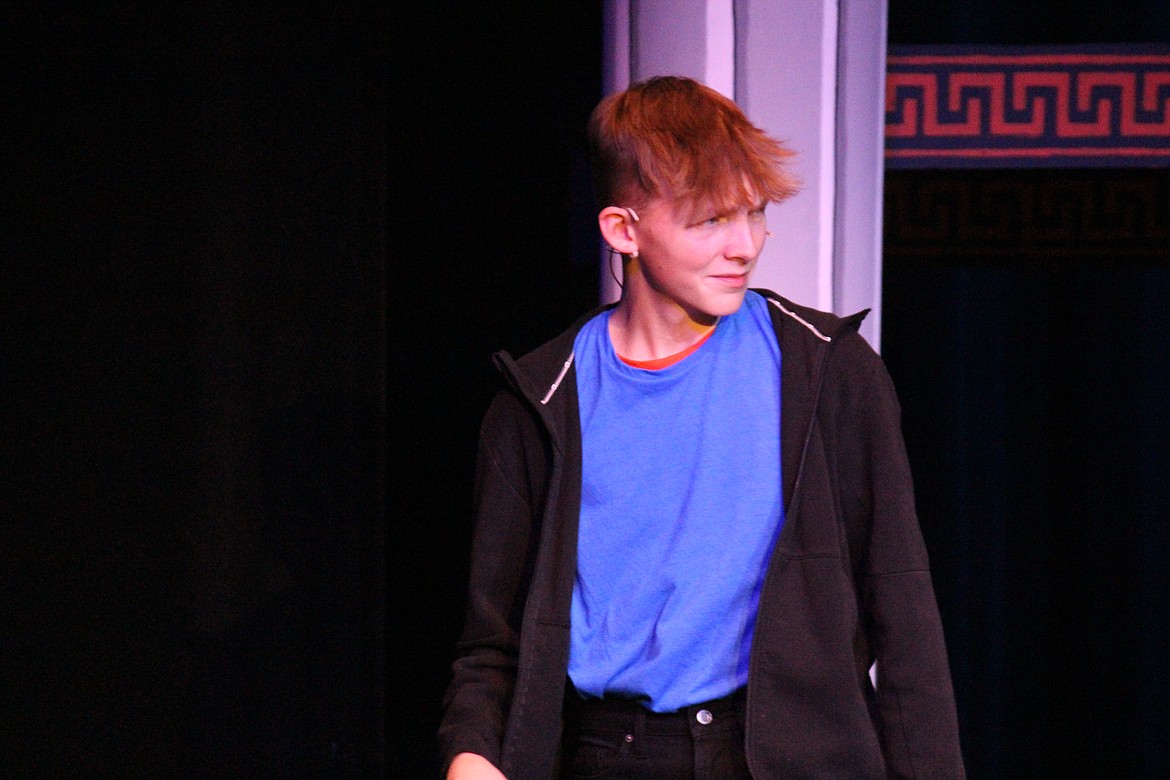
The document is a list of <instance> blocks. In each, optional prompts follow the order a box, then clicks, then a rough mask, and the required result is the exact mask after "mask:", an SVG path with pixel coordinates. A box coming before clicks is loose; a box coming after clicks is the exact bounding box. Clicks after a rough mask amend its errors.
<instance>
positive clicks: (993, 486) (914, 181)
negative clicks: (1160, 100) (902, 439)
mask: <svg viewBox="0 0 1170 780" xmlns="http://www.w3.org/2000/svg"><path fill="white" fill-rule="evenodd" d="M886 184H887V186H886V192H887V198H886V253H885V268H884V277H883V284H884V289H883V297H884V309H883V338H882V341H883V355H884V357H885V358H886V360H887V362H888V364H889V367H890V371H891V374H892V375H893V377H894V380H895V382H896V384H897V386H898V389H899V393H900V396H901V399H902V403H903V407H904V429H905V433H906V439H907V448H908V450H909V453H910V457H911V461H912V467H913V470H914V475H915V480H916V485H917V491H918V503H919V512H920V515H921V518H922V524H923V529H924V533H925V534H926V536H927V540H928V544H929V547H930V550H931V554H932V564H933V569H934V572H935V578H936V579H935V582H936V586H937V590H938V594H939V601H940V607H941V610H942V612H943V616H944V621H945V623H946V629H947V639H948V644H949V648H950V654H951V661H952V668H953V672H954V680H955V686H956V695H957V698H958V703H959V711H960V720H961V726H962V734H963V741H964V750H965V756H966V760H967V764H968V769H969V771H970V773H971V776H972V777H988V778H991V777H1057V776H1076V777H1135V778H1136V777H1157V776H1161V775H1163V774H1165V773H1166V770H1167V769H1168V768H1170V751H1168V750H1167V748H1168V747H1170V745H1168V743H1167V738H1166V733H1167V726H1168V725H1170V704H1168V702H1170V675H1168V674H1167V672H1166V669H1165V663H1164V659H1165V658H1166V657H1167V656H1168V655H1170V630H1168V629H1170V617H1168V616H1170V500H1168V499H1170V495H1168V491H1167V486H1166V482H1167V478H1166V475H1167V474H1168V473H1170V392H1168V391H1167V387H1168V386H1170V350H1168V349H1167V344H1168V343H1170V313H1168V309H1167V304H1168V302H1170V231H1168V230H1167V228H1166V225H1167V224H1170V176H1168V175H1167V173H1166V172H1165V171H1163V170H1157V169H1154V170H1096V171H1060V170H1048V171H1044V170H1031V171H1028V170H1016V171H983V172H976V171H960V172H955V171H950V172H948V171H921V172H911V171H905V172H896V173H893V172H891V173H888V174H887V177H886Z"/></svg>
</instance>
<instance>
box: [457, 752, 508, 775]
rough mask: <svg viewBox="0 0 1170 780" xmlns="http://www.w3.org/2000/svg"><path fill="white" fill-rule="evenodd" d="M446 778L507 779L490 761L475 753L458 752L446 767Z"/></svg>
mask: <svg viewBox="0 0 1170 780" xmlns="http://www.w3.org/2000/svg"><path fill="white" fill-rule="evenodd" d="M447 780H508V778H506V777H504V774H503V772H501V771H500V770H498V769H496V768H495V766H493V765H492V762H491V761H488V760H487V759H486V758H484V757H483V756H481V755H479V754H477V753H460V754H459V755H457V756H455V760H454V761H452V762H451V766H450V767H448V768H447Z"/></svg>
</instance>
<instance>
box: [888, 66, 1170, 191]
mask: <svg viewBox="0 0 1170 780" xmlns="http://www.w3.org/2000/svg"><path fill="white" fill-rule="evenodd" d="M885 154H886V166H887V167H889V168H927V167H1017V166H1018V167H1029V166H1042V167H1052V166H1067V167H1082V166H1090V167H1096V166H1135V165H1136V166H1142V167H1146V166H1168V165H1170V46H1166V47H1162V48H1161V49H1160V50H1159V49H1151V48H1150V47H1144V48H1143V49H1142V50H1141V51H1135V50H1134V49H1133V48H1116V49H1114V50H1111V51H1102V50H1092V51H1088V50H1087V51H1068V50H1061V49H1051V50H1044V51H1040V50H1028V51H1023V50H1014V51H1010V50H1003V49H997V50H992V51H972V50H970V49H963V50H962V51H959V50H948V49H942V48H940V47H930V48H929V49H911V48H904V47H892V48H891V50H890V55H889V58H888V63H887V72H886V150H885Z"/></svg>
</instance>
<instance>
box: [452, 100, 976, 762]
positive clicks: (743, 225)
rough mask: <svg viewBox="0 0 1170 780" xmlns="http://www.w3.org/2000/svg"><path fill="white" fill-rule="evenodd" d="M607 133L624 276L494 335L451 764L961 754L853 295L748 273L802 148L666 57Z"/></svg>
mask: <svg viewBox="0 0 1170 780" xmlns="http://www.w3.org/2000/svg"><path fill="white" fill-rule="evenodd" d="M589 131H590V141H591V145H592V153H593V166H594V179H595V189H596V194H597V197H598V199H599V205H600V207H601V208H600V213H599V215H598V222H599V226H600V230H601V234H602V236H603V237H604V238H605V240H606V242H607V243H608V245H609V246H610V247H612V248H613V250H614V251H615V252H616V253H619V254H620V255H621V258H622V294H621V300H620V301H619V302H618V303H617V304H616V305H615V306H612V307H605V308H603V309H601V310H598V311H595V312H592V313H589V314H587V315H586V316H585V317H583V318H582V319H581V320H580V321H579V322H577V323H576V324H575V325H574V326H573V327H572V328H570V329H569V331H567V332H566V333H564V334H563V335H561V336H559V337H558V338H556V339H554V340H552V341H551V342H549V343H548V344H545V345H544V346H542V347H540V348H538V349H536V350H535V351H533V352H532V353H531V354H529V355H526V356H524V357H523V358H521V359H519V360H513V359H512V358H511V357H510V356H508V355H507V354H506V353H500V354H498V355H497V356H496V362H497V365H498V366H499V368H500V371H501V372H502V374H503V376H504V379H505V387H504V389H502V390H501V391H500V393H499V394H498V396H497V397H496V399H495V400H494V401H493V403H492V405H491V408H490V409H489V410H488V412H487V415H486V418H485V420H484V423H483V428H482V432H481V442H480V450H479V466H478V474H477V479H476V507H477V512H478V516H477V521H476V530H475V538H474V545H473V561H472V571H471V582H470V595H469V602H468V603H469V607H468V616H467V623H466V627H465V630H464V634H463V638H462V640H461V642H460V644H459V655H458V658H457V660H456V661H455V664H454V674H453V680H452V683H451V686H450V689H449V691H448V695H447V699H446V711H445V714H444V720H443V723H442V726H441V729H440V740H441V747H442V751H443V760H444V767H445V769H446V771H447V778H448V779H449V780H467V779H469V778H494V779H495V780H498V779H499V778H500V777H507V778H509V779H510V780H549V778H553V777H558V776H559V777H561V778H585V777H607V778H749V777H753V778H756V779H757V780H763V779H765V778H806V777H807V778H814V777H815V778H845V777H848V778H885V777H921V778H926V777H929V778H954V777H962V776H963V766H962V759H961V756H960V752H959V742H958V734H957V725H956V718H955V707H954V699H953V693H952V689H951V681H950V676H949V671H948V666H947V659H946V649H945V646H944V642H943V635H942V628H941V624H940V620H939V615H938V609H937V607H936V604H935V597H934V592H933V588H932V585H931V578H930V572H929V566H928V561H927V556H926V551H925V548H924V545H923V541H922V537H921V533H920V531H919V528H918V521H917V518H916V516H915V510H914V500H913V494H912V486H911V478H910V473H909V470H908V467H907V462H906V455H905V452H904V447H903V443H902V437H901V432H900V422H899V408H898V402H897V399H896V397H895V394H894V389H893V387H892V385H891V382H890V378H889V376H888V374H887V373H886V370H885V367H884V366H883V364H882V362H881V360H880V358H879V357H878V356H877V355H876V354H875V353H874V351H873V350H872V349H871V348H870V347H869V345H868V344H867V343H866V342H865V341H864V339H862V337H861V336H860V335H859V334H858V325H859V323H860V322H861V320H862V318H863V316H864V314H859V315H854V316H852V317H847V318H844V319H842V318H839V317H836V316H834V315H832V314H827V313H823V312H818V311H814V310H811V309H807V308H804V307H802V306H798V305H797V304H795V303H792V302H790V301H788V300H785V299H784V298H781V297H780V296H778V295H776V294H775V293H772V292H769V291H766V290H752V289H750V287H749V283H750V280H751V274H752V271H753V269H754V267H755V263H756V259H757V257H758V256H759V254H760V251H761V249H762V248H763V246H764V242H765V240H766V239H767V236H768V235H769V233H768V231H767V229H766V225H765V217H764V209H765V206H767V205H768V204H769V203H779V202H781V201H783V200H785V199H786V198H788V197H789V196H791V195H792V194H793V193H794V192H795V190H796V185H795V182H794V181H793V178H792V177H791V175H790V174H789V173H788V172H787V170H786V168H785V162H786V159H787V158H788V157H789V156H790V152H789V151H788V150H786V149H785V148H784V147H783V146H782V145H781V144H780V143H778V142H777V141H776V140H774V139H772V138H770V137H769V136H768V135H766V134H765V133H764V132H763V131H761V130H760V129H758V128H756V127H754V126H753V125H752V124H751V123H750V122H749V121H748V120H747V118H746V117H745V116H744V115H743V113H742V112H741V111H740V110H739V109H738V108H737V107H736V106H735V104H734V103H732V102H731V101H730V100H728V99H727V98H725V97H723V96H721V95H720V94H718V93H717V92H715V91H713V90H711V89H708V88H707V87H704V86H702V85H701V84H698V83H696V82H694V81H691V80H689V79H683V78H675V77H660V78H654V79H650V80H648V81H645V82H642V83H638V84H635V85H633V86H632V87H630V88H629V89H628V90H626V91H625V92H622V93H620V94H617V95H614V96H611V97H609V98H606V99H605V100H603V101H602V102H601V103H600V104H599V105H598V107H597V108H596V109H595V111H594V113H593V116H592V117H591V119H590V127H589ZM777 240H783V237H780V238H778V239H777ZM875 661H876V664H877V665H876V685H875V684H874V683H873V682H872V681H871V680H872V678H871V675H870V669H871V666H872V665H873V664H874V662H875Z"/></svg>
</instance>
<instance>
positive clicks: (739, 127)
mask: <svg viewBox="0 0 1170 780" xmlns="http://www.w3.org/2000/svg"><path fill="white" fill-rule="evenodd" d="M589 144H590V151H591V154H592V158H593V159H592V163H593V186H594V194H595V196H596V197H597V201H598V207H599V208H604V207H605V206H633V207H638V206H645V205H646V203H647V201H649V200H651V199H653V198H664V199H666V200H669V201H671V202H673V203H674V204H675V205H676V206H684V207H685V206H686V205H690V206H694V205H698V204H699V202H701V201H704V200H707V199H710V200H711V201H712V205H714V206H715V207H716V208H718V209H720V210H723V209H732V208H735V207H737V206H739V205H742V204H744V203H745V202H747V201H748V200H749V198H751V197H756V198H759V199H762V200H765V201H769V202H773V203H779V202H780V201H783V200H785V199H786V198H789V197H791V196H792V195H794V194H795V193H796V191H797V189H798V188H799V184H798V182H797V180H796V177H795V176H794V175H793V174H792V173H791V172H789V171H788V170H787V169H786V166H785V164H786V161H787V159H788V158H789V157H791V156H792V155H793V152H792V151H790V150H789V149H787V148H786V147H785V146H784V145H783V144H781V143H780V142H779V141H777V140H775V139H774V138H772V137H771V136H769V135H768V134H767V133H765V132H764V131H763V130H761V129H759V128H758V127H756V126H755V125H753V124H752V123H751V122H750V121H748V118H747V117H746V116H744V114H743V112H742V111H741V110H740V109H739V106H737V105H736V104H735V103H733V102H732V101H731V100H728V99H727V98H726V97H724V96H723V95H721V94H719V93H718V92H716V91H715V90H713V89H711V88H710V87H706V86H704V85H702V84H700V83H698V82H697V81H693V80H691V79H688V78H681V77H678V76H657V77H655V78H651V79H648V80H646V81H642V82H639V83H637V84H634V85H632V86H631V87H630V88H629V89H627V90H626V91H624V92H619V93H617V94H615V95H610V96H609V97H607V98H605V99H604V100H602V101H601V102H600V103H599V104H598V105H597V108H595V109H594V110H593V114H592V116H591V117H590V118H589ZM753 190H754V194H753V192H752V191H753Z"/></svg>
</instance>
